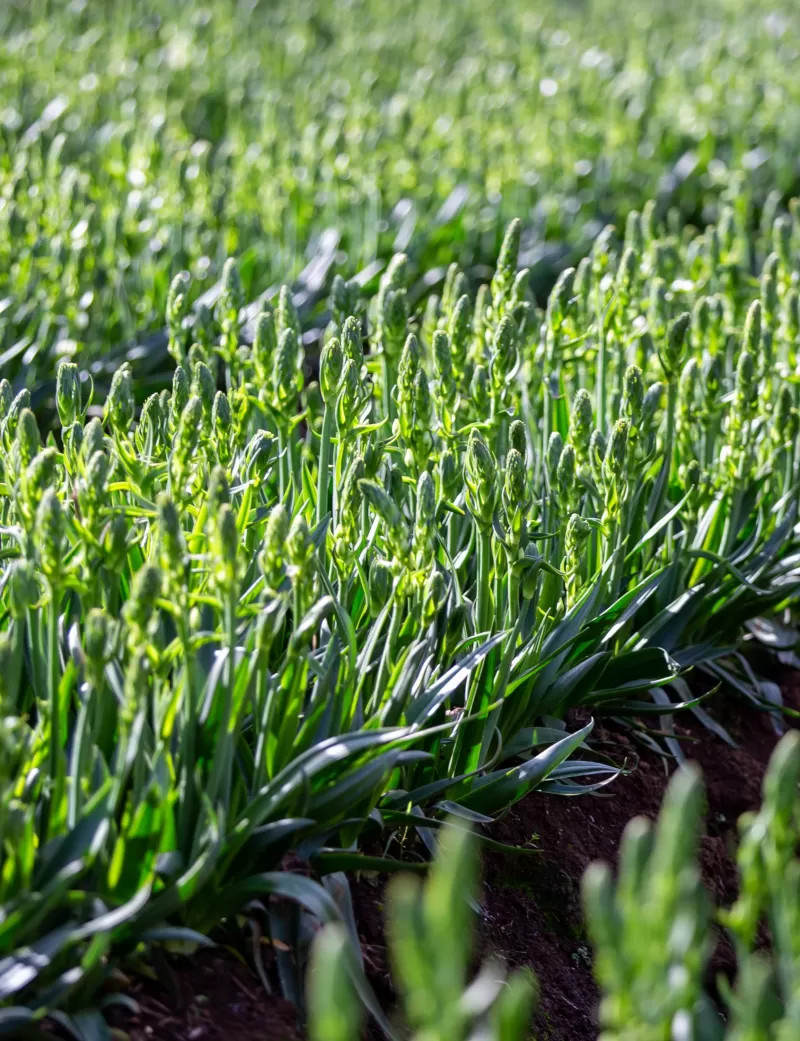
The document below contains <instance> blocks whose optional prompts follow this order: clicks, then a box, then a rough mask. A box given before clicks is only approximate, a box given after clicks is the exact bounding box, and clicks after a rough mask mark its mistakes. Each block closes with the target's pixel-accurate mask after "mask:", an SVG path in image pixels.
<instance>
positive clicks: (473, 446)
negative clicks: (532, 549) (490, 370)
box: [464, 430, 498, 632]
mask: <svg viewBox="0 0 800 1041" xmlns="http://www.w3.org/2000/svg"><path fill="white" fill-rule="evenodd" d="M464 480H465V482H466V499H467V507H468V508H469V511H470V513H471V514H472V516H473V517H474V519H475V524H476V527H477V536H478V572H477V589H476V597H475V631H476V632H487V631H488V630H489V629H490V627H491V589H490V572H491V556H492V524H493V520H494V513H495V510H496V508H497V502H498V489H497V466H496V464H495V460H494V458H493V456H492V453H491V451H490V449H489V447H488V446H487V444H486V442H485V441H484V440H483V438H482V437H481V435H480V434H479V432H478V431H477V430H473V431H472V433H471V434H470V436H469V442H468V443H467V453H466V457H465V462H464Z"/></svg>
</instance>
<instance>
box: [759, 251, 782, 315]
mask: <svg viewBox="0 0 800 1041" xmlns="http://www.w3.org/2000/svg"><path fill="white" fill-rule="evenodd" d="M778 303H779V301H778V254H777V253H770V255H769V256H768V257H767V259H766V260H765V261H764V267H763V268H762V270H761V306H762V308H763V311H764V317H765V319H766V321H767V323H768V324H771V323H772V322H773V321H774V320H775V315H776V313H777V311H778Z"/></svg>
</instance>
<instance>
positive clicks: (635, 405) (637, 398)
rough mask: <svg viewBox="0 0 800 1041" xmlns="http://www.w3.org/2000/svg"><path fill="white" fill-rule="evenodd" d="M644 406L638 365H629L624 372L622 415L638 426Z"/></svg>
mask: <svg viewBox="0 0 800 1041" xmlns="http://www.w3.org/2000/svg"><path fill="white" fill-rule="evenodd" d="M643 404H644V380H643V379H642V370H641V369H640V368H639V366H638V365H629V366H628V368H627V369H626V370H625V377H624V381H623V390H622V414H623V415H624V416H625V418H626V419H629V420H630V421H631V423H632V424H633V425H634V426H638V425H639V418H640V416H641V414H642V405H643Z"/></svg>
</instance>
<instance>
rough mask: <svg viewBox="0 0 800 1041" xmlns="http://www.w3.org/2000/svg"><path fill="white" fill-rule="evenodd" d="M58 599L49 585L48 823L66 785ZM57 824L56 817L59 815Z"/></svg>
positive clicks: (51, 824) (58, 810)
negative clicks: (59, 676)
mask: <svg viewBox="0 0 800 1041" xmlns="http://www.w3.org/2000/svg"><path fill="white" fill-rule="evenodd" d="M58 602H59V596H58V592H57V590H56V587H55V586H52V585H51V586H50V600H49V603H48V605H47V699H48V703H49V708H50V744H49V757H48V769H49V780H50V785H51V788H50V801H49V805H48V807H47V811H48V812H47V814H46V820H47V826H48V827H51V828H52V826H53V824H54V821H53V816H54V811H55V813H56V814H60V812H61V797H62V789H63V785H64V762H63V753H62V741H61V711H60V706H59V703H58V672H59V668H58ZM55 823H56V826H57V817H56V822H55Z"/></svg>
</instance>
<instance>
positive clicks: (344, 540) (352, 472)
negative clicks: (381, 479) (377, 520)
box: [333, 455, 367, 581]
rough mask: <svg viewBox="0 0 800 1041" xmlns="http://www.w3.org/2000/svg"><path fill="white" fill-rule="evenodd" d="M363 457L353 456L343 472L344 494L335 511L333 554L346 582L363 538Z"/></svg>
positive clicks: (364, 474)
mask: <svg viewBox="0 0 800 1041" xmlns="http://www.w3.org/2000/svg"><path fill="white" fill-rule="evenodd" d="M366 472H367V471H366V466H365V465H364V457H363V456H361V455H357V456H354V457H353V459H352V460H351V461H350V464H349V465H348V467H347V470H346V471H345V475H344V482H343V485H342V493H341V497H340V499H339V503H338V509H337V511H336V528H335V531H334V533H333V556H334V560H335V561H336V565H337V567H338V569H339V575H340V577H341V579H342V580H343V581H344V580H346V579H348V578H349V577H350V575H351V574H352V571H353V565H354V561H355V556H356V551H357V548H358V544H359V541H360V537H361V503H362V499H363V494H362V491H361V482H362V481H363V480H364V479H365V477H366Z"/></svg>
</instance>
